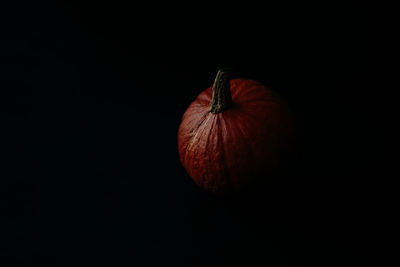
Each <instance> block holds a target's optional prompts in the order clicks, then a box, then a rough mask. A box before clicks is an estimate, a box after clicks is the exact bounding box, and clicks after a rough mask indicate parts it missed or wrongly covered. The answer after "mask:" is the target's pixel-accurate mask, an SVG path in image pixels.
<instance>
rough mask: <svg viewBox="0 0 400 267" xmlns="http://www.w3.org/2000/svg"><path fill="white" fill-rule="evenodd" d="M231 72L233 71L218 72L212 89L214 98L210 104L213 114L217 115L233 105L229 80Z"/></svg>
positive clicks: (223, 70)
mask: <svg viewBox="0 0 400 267" xmlns="http://www.w3.org/2000/svg"><path fill="white" fill-rule="evenodd" d="M231 72H232V70H231V69H220V70H218V73H217V76H216V77H215V81H214V84H213V87H212V98H211V102H210V112H211V113H213V114H217V113H219V112H221V111H223V110H225V109H227V108H229V107H230V106H231V105H232V95H231V89H230V80H229V78H230V76H231Z"/></svg>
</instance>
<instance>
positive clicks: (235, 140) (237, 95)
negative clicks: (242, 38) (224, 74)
mask: <svg viewBox="0 0 400 267" xmlns="http://www.w3.org/2000/svg"><path fill="white" fill-rule="evenodd" d="M228 82H229V85H230V92H231V97H232V105H231V106H230V107H229V108H228V109H226V110H223V111H221V112H219V113H216V114H214V113H212V112H210V101H211V99H212V94H213V87H212V86H211V87H209V88H208V89H207V90H205V91H203V92H202V93H200V94H199V95H198V97H197V98H196V99H195V100H194V101H193V102H192V103H191V105H190V106H189V107H188V109H187V110H186V112H185V113H184V115H183V118H182V121H181V124H180V126H179V131H178V151H179V157H180V160H181V163H182V165H183V166H184V168H185V169H186V171H187V172H188V174H189V175H190V177H191V178H192V179H193V180H194V181H195V183H196V184H197V185H198V186H200V187H201V188H203V189H205V190H207V191H209V192H212V193H222V194H236V193H240V192H244V191H246V190H247V189H248V188H251V187H258V186H262V184H263V185H265V184H266V183H265V182H266V181H267V180H271V181H272V179H276V175H277V174H279V172H280V170H281V169H282V168H284V166H285V163H286V162H287V158H288V156H290V155H291V153H292V150H293V144H294V140H295V136H296V135H295V125H294V121H293V119H292V116H291V114H290V111H289V108H288V107H287V104H286V103H285V102H284V101H283V99H282V98H281V97H280V96H279V95H278V94H277V93H275V92H274V91H272V90H270V89H268V88H267V87H265V86H264V85H262V84H261V83H259V82H257V81H254V80H248V79H240V78H236V79H231V80H228ZM268 182H269V181H268ZM268 182H267V184H268Z"/></svg>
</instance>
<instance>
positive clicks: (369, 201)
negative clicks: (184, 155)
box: [0, 1, 397, 266]
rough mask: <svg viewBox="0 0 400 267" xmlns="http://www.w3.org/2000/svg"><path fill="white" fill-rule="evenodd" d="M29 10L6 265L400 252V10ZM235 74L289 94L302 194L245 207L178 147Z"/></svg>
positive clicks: (0, 93)
mask: <svg viewBox="0 0 400 267" xmlns="http://www.w3.org/2000/svg"><path fill="white" fill-rule="evenodd" d="M32 2H34V3H25V2H15V3H13V4H8V5H4V4H2V7H1V9H0V10H1V13H4V14H2V16H1V19H2V22H1V35H0V41H1V44H0V48H1V50H0V51H1V52H0V57H1V61H0V81H1V84H0V101H1V135H2V139H1V140H2V141H1V151H2V155H3V157H4V159H3V160H2V167H1V169H2V171H1V177H0V179H1V180H0V183H1V184H0V194H1V202H0V205H1V206H0V208H1V223H2V224H4V226H2V231H1V232H0V234H1V236H0V240H1V241H2V242H1V247H0V261H2V262H1V263H0V264H1V265H2V266H13V265H18V266H22V265H26V266H71V265H73V266H81V265H82V266H214V265H215V266H225V265H227V266H228V265H237V266H382V265H381V264H382V261H383V260H386V259H388V256H390V255H391V253H392V252H393V251H394V249H392V248H391V245H389V244H390V240H392V239H394V228H395V227H394V225H395V222H394V215H393V214H395V204H394V199H395V194H394V191H395V187H394V179H393V178H392V176H391V173H392V172H393V170H394V169H395V167H394V166H395V160H394V159H395V158H394V157H393V156H392V154H391V150H392V147H393V141H392V140H393V139H392V134H393V132H392V130H393V129H392V128H393V127H392V125H393V124H395V123H396V122H397V120H396V116H395V112H394V111H395V98H394V94H393V90H394V88H395V83H394V80H393V79H392V75H393V74H394V73H395V71H394V70H395V69H394V68H392V62H394V58H395V54H394V51H395V50H394V47H395V44H394V43H393V40H394V38H395V34H394V32H391V30H392V29H391V27H393V25H395V24H394V16H393V14H391V13H392V10H393V9H392V8H391V7H389V6H384V5H383V4H380V5H378V4H377V2H365V1H363V2H360V3H357V2H354V1H343V2H340V1H339V2H338V1H332V2H327V1H323V3H320V2H317V1H315V2H310V1H306V2H283V1H281V2H277V3H274V2H268V3H263V4H257V5H256V4H252V3H249V2H246V4H243V3H236V4H235V3H231V4H229V5H227V4H226V5H222V4H221V5H217V4H215V3H213V4H207V3H204V2H201V1H198V2H191V3H190V4H189V3H187V4H182V3H180V4H173V3H164V4H159V3H149V4H148V5H143V4H141V5H138V4H135V2H134V1H130V2H125V1H108V2H102V1H58V2H52V3H47V2H43V1H42V2H39V3H38V2H36V1H32ZM390 32H391V34H388V33H390ZM224 66H233V67H235V68H236V69H237V70H238V71H239V72H240V73H241V74H242V75H243V76H244V77H249V78H253V79H256V80H259V81H261V82H263V83H265V84H266V85H268V86H269V87H271V88H273V89H274V90H276V91H277V92H278V93H280V94H281V95H282V96H283V97H285V98H286V99H287V101H288V102H289V104H290V105H291V107H292V109H293V111H294V114H295V116H296V119H297V121H298V124H299V127H300V131H301V137H302V138H301V140H302V145H301V150H300V152H299V155H298V160H297V161H296V166H295V168H294V170H293V177H291V180H290V183H289V184H288V185H285V186H281V187H277V188H274V189H273V190H272V192H271V195H270V196H268V197H266V199H264V200H263V202H259V203H257V204H255V203H251V204H250V203H242V204H241V205H238V206H239V207H240V208H238V207H236V206H235V205H237V204H238V203H235V205H232V204H230V203H226V202H224V201H222V200H220V199H217V198H215V197H214V196H211V195H209V194H207V193H205V192H203V191H201V190H200V189H199V188H197V187H196V186H195V185H194V183H193V182H192V181H191V180H190V178H189V176H188V175H187V174H186V172H185V170H184V169H183V167H182V166H181V165H180V163H179V159H178V154H177V149H176V146H177V144H176V135H177V129H178V126H179V123H180V119H181V116H182V114H183V112H184V111H185V109H186V108H187V106H188V105H189V104H190V102H191V101H193V100H194V98H195V97H196V96H197V94H198V93H200V92H201V91H202V90H204V89H206V88H207V87H208V86H210V85H211V83H212V81H213V78H214V76H215V74H216V72H217V70H218V68H219V67H224ZM6 262H7V263H6Z"/></svg>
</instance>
